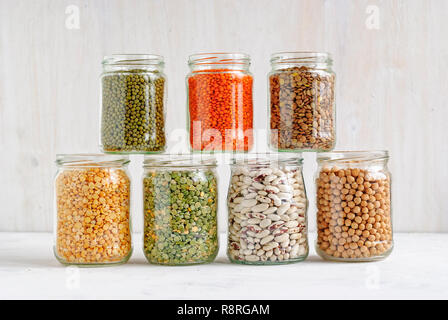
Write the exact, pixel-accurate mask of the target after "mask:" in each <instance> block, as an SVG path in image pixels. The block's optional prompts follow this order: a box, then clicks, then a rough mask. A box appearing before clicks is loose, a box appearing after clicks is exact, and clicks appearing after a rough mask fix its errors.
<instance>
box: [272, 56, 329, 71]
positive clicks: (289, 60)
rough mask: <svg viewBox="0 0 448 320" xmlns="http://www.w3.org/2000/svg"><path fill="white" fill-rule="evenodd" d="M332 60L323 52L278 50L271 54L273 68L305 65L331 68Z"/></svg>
mask: <svg viewBox="0 0 448 320" xmlns="http://www.w3.org/2000/svg"><path fill="white" fill-rule="evenodd" d="M332 65H333V60H332V59H331V56H330V54H329V53H325V52H279V53H274V54H272V55H271V66H272V69H274V70H280V69H288V68H294V67H299V68H300V67H305V68H309V69H316V70H331V67H332Z"/></svg>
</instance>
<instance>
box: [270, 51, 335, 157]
mask: <svg viewBox="0 0 448 320" xmlns="http://www.w3.org/2000/svg"><path fill="white" fill-rule="evenodd" d="M271 65H272V71H271V72H270V73H269V75H268V86H269V109H270V112H269V114H270V134H269V136H270V139H269V140H270V141H269V143H270V147H271V148H272V149H273V150H275V151H286V152H291V151H330V150H332V149H333V148H334V145H335V140H336V136H335V102H334V101H335V94H334V83H335V74H334V72H333V71H332V70H331V66H332V60H331V57H330V55H329V54H328V53H320V52H281V53H275V54H273V55H272V56H271Z"/></svg>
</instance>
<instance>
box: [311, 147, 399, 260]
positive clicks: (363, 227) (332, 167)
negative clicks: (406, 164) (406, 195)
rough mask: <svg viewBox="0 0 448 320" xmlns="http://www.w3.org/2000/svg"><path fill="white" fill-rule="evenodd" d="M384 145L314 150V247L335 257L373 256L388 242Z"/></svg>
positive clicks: (388, 201)
mask: <svg viewBox="0 0 448 320" xmlns="http://www.w3.org/2000/svg"><path fill="white" fill-rule="evenodd" d="M388 160H389V155H388V152H387V151H348V152H331V153H321V154H318V157H317V162H318V173H317V176H316V191H317V195H316V203H317V242H316V251H317V253H318V254H319V255H320V256H321V257H322V258H324V259H327V260H335V261H372V260H381V259H384V258H385V257H387V256H388V255H389V254H390V253H391V251H392V247H393V239H392V219H391V176H390V173H389V170H388V168H387V162H388Z"/></svg>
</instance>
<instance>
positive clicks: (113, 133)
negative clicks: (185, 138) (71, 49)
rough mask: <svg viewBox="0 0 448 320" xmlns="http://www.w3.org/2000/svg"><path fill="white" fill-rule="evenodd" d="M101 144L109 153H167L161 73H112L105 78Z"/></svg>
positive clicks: (132, 71) (103, 79) (163, 88)
mask: <svg viewBox="0 0 448 320" xmlns="http://www.w3.org/2000/svg"><path fill="white" fill-rule="evenodd" d="M101 82H102V119H101V144H102V148H103V150H104V151H105V152H117V153H122V152H123V153H131V152H140V153H159V152H163V151H164V150H165V114H164V95H165V78H164V76H163V75H162V74H161V73H160V72H158V71H147V70H130V71H126V72H123V71H116V72H109V73H107V74H105V75H104V76H103V77H102V80H101Z"/></svg>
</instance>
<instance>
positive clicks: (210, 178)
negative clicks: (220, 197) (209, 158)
mask: <svg viewBox="0 0 448 320" xmlns="http://www.w3.org/2000/svg"><path fill="white" fill-rule="evenodd" d="M143 188H144V217H145V219H144V240H143V242H144V253H145V256H146V258H147V259H148V261H149V262H150V263H155V264H167V265H185V264H196V263H206V262H211V261H213V260H214V259H215V257H216V255H217V253H218V232H217V231H218V230H217V179H216V176H215V174H214V172H213V171H211V170H206V171H204V170H182V171H167V170H155V171H149V172H147V174H146V176H145V178H144V179H143Z"/></svg>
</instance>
